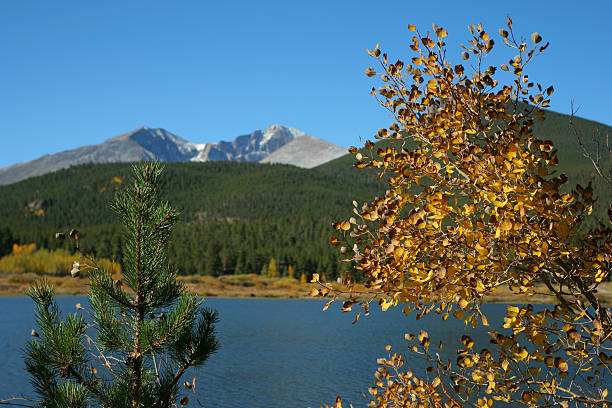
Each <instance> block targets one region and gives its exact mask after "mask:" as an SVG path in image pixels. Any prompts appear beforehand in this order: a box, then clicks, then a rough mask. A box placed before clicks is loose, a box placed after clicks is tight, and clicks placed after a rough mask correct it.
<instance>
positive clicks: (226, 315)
mask: <svg viewBox="0 0 612 408" xmlns="http://www.w3.org/2000/svg"><path fill="white" fill-rule="evenodd" d="M57 302H58V305H59V306H60V309H61V310H62V311H64V312H68V311H69V312H72V311H74V310H75V304H76V303H82V304H83V305H86V304H87V299H86V298H85V297H79V296H63V297H62V296H60V297H58V298H57ZM324 303H325V302H321V301H319V300H292V299H291V300H290V299H220V298H213V299H207V300H206V302H205V304H206V305H208V306H210V307H213V308H215V309H217V310H218V311H219V317H220V321H219V323H218V325H217V332H218V337H219V340H220V343H221V349H220V350H219V351H218V352H217V353H216V354H214V355H213V356H212V357H211V358H210V359H209V360H208V361H207V362H206V363H205V364H204V366H202V367H200V368H198V369H197V370H192V371H188V373H187V375H186V376H185V379H191V377H196V378H197V380H196V384H197V390H198V396H199V400H200V401H201V402H202V403H203V405H204V406H206V407H220V406H223V407H266V408H270V407H288V408H290V407H295V408H304V407H313V408H314V407H319V406H321V405H322V404H324V403H327V404H330V403H332V402H334V401H335V398H336V396H337V395H340V396H342V399H343V401H346V402H347V403H346V404H343V406H345V407H348V406H349V404H348V402H350V403H352V404H353V406H354V407H355V408H357V407H365V406H367V400H366V399H365V398H364V397H363V396H362V393H367V389H368V387H370V386H372V385H373V382H374V375H373V374H374V372H375V370H376V368H377V364H376V359H377V358H379V357H383V356H385V355H386V351H385V349H384V348H385V346H386V345H388V344H390V345H393V346H394V350H401V351H404V350H406V345H407V344H408V343H407V342H406V341H405V340H404V333H407V332H413V333H418V331H419V330H421V329H424V330H426V331H428V332H429V334H430V337H431V339H432V345H434V344H436V345H437V344H438V341H439V340H440V339H442V340H444V341H445V342H448V345H449V346H451V347H448V348H447V351H448V352H451V354H449V357H451V359H452V361H454V360H455V354H454V350H455V347H456V345H457V344H458V340H459V337H460V336H461V334H462V333H463V332H464V325H463V323H461V322H459V321H457V320H456V319H454V318H450V319H448V320H447V321H446V322H444V323H443V324H441V320H440V319H439V318H438V316H437V315H433V316H427V317H425V318H423V319H421V320H419V321H416V320H415V319H414V317H413V315H411V316H409V317H407V316H404V315H403V314H402V313H401V310H400V309H399V308H395V309H393V308H392V309H390V310H388V311H386V312H382V311H380V308H379V307H378V306H375V307H373V308H372V309H373V310H372V313H371V315H370V316H369V317H364V316H362V317H361V319H360V320H359V322H358V323H357V324H354V325H353V324H351V323H352V321H353V314H351V313H342V312H341V311H340V303H337V304H335V305H334V306H332V307H330V309H328V310H327V311H325V312H323V311H322V310H321V309H322V307H323V305H324ZM0 308H1V309H0V310H2V313H1V314H0V333H1V335H0V367H1V368H0V399H3V398H7V397H10V396H27V397H34V398H35V397H36V396H35V395H34V394H33V393H32V391H31V387H30V384H29V377H28V375H27V373H26V371H25V368H24V364H23V355H22V350H23V346H24V344H25V342H26V341H27V340H28V339H29V337H30V331H31V329H32V328H34V327H35V326H34V319H33V316H34V303H33V301H32V300H30V299H29V298H26V297H6V298H0ZM484 310H485V312H486V313H487V317H488V319H489V322H490V323H491V324H492V325H493V324H495V322H499V321H501V320H503V315H504V312H505V310H506V306H505V305H503V304H490V305H485V307H484ZM486 331H487V329H486V328H480V329H479V337H481V338H482V342H477V345H481V346H484V345H485V344H486V343H488V337H489V336H488V335H487V334H486ZM473 337H475V336H473ZM451 340H454V343H452V342H450V341H451ZM453 344H454V346H453ZM419 363H420V362H419V361H418V360H416V361H414V362H411V367H413V368H416V367H419V366H420V364H419Z"/></svg>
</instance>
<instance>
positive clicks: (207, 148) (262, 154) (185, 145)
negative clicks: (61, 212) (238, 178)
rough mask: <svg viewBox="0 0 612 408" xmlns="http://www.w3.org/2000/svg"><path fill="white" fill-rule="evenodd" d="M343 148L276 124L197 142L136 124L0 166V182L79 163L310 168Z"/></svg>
mask: <svg viewBox="0 0 612 408" xmlns="http://www.w3.org/2000/svg"><path fill="white" fill-rule="evenodd" d="M291 144H293V145H294V148H289V149H288V150H287V149H285V153H284V154H280V155H276V156H274V155H273V154H274V153H275V152H276V151H278V150H279V149H281V148H283V147H285V146H288V145H291ZM298 146H299V147H298ZM322 152H324V153H325V154H323V153H322ZM345 153H346V149H345V148H343V147H340V146H337V145H334V144H332V143H329V142H326V141H324V140H322V139H318V138H315V137H313V136H310V135H307V134H306V133H304V132H302V131H301V130H298V129H295V128H292V127H288V126H282V125H278V124H274V125H271V126H269V127H267V128H266V129H265V130H256V131H254V132H252V133H250V134H247V135H241V136H238V137H236V138H235V139H234V140H232V141H220V142H216V143H203V144H198V143H192V142H189V141H187V140H185V139H183V138H181V137H179V136H177V135H175V134H173V133H171V132H169V131H167V130H165V129H151V128H148V127H146V126H142V127H140V128H138V129H135V130H133V131H131V132H127V133H124V134H122V135H119V136H116V137H113V138H111V139H108V140H106V141H105V142H103V143H100V144H97V145H91V146H83V147H79V148H76V149H72V150H66V151H63V152H59V153H55V154H47V155H44V156H42V157H40V158H38V159H35V160H32V161H28V162H24V163H17V164H14V165H12V166H8V167H3V168H0V185H2V184H10V183H14V182H17V181H20V180H23V179H26V178H29V177H34V176H39V175H42V174H45V173H49V172H52V171H56V170H60V169H63V168H67V167H70V166H73V165H76V164H83V163H109V162H133V161H145V160H152V161H163V162H186V161H195V162H205V161H211V160H218V161H251V162H264V163H284V164H292V165H295V166H298V167H305V168H310V167H315V166H317V165H319V164H323V163H325V162H327V161H329V160H332V159H335V158H337V157H339V156H342V155H343V154H345Z"/></svg>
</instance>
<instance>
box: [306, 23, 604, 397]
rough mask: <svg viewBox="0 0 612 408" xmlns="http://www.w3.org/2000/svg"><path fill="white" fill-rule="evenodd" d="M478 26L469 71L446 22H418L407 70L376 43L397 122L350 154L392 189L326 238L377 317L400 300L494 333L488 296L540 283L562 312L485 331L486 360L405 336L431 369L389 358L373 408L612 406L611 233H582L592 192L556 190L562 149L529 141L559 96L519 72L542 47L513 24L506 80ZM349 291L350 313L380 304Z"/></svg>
mask: <svg viewBox="0 0 612 408" xmlns="http://www.w3.org/2000/svg"><path fill="white" fill-rule="evenodd" d="M468 28H469V32H470V36H471V38H470V39H469V41H468V45H466V46H464V47H463V48H464V50H463V53H462V57H463V59H464V60H468V61H469V62H468V65H466V66H464V65H462V64H457V65H452V64H451V62H450V61H449V60H447V51H446V47H445V42H444V37H446V35H447V32H446V30H444V29H443V28H441V27H438V26H436V25H434V26H433V29H434V33H433V35H430V34H429V33H428V34H426V35H421V34H420V33H419V31H418V30H417V29H416V27H414V26H413V25H410V26H409V29H410V30H411V31H414V32H415V36H414V37H412V41H411V45H410V49H411V50H412V51H413V52H414V53H415V56H414V57H413V58H412V59H411V62H412V64H406V63H404V62H403V61H397V62H395V63H390V62H389V61H390V60H389V59H388V57H387V55H386V54H384V53H381V51H380V50H379V49H378V46H377V47H376V48H375V49H374V50H368V51H367V52H368V54H369V55H371V56H372V57H374V58H376V60H377V61H378V63H379V65H380V72H377V71H376V70H375V69H374V68H368V69H367V70H366V74H367V75H368V76H372V77H374V76H378V77H379V78H380V80H381V81H382V82H383V84H382V85H381V86H380V87H379V88H378V89H375V88H373V89H372V95H374V96H376V98H377V100H378V101H379V102H380V104H381V105H382V106H383V107H384V108H386V109H387V110H388V111H389V112H390V113H391V114H392V115H393V117H394V119H395V121H394V122H393V123H391V125H390V126H389V127H388V128H385V129H380V130H379V131H378V134H377V135H376V136H375V137H376V139H380V140H382V141H384V142H383V143H381V144H379V145H378V146H376V145H375V144H374V143H373V142H371V141H367V142H366V143H365V146H364V148H363V149H361V150H358V149H357V148H354V147H353V148H351V149H350V151H351V152H352V153H353V154H354V155H355V157H356V159H357V162H356V164H355V166H356V167H358V168H372V169H377V170H378V171H379V179H382V178H383V177H384V180H385V181H386V183H387V184H388V190H387V192H386V194H385V195H384V196H382V197H376V198H375V199H374V200H373V201H371V202H369V203H364V204H363V205H361V206H359V205H358V203H356V202H354V209H353V211H354V213H355V214H356V217H353V218H351V219H350V220H344V221H340V222H337V223H335V224H334V228H335V229H336V230H337V235H336V236H334V237H332V238H331V240H330V242H331V243H332V245H339V246H340V252H341V253H342V254H343V255H344V256H345V257H346V259H345V261H349V262H353V263H354V265H355V269H357V270H360V271H361V272H362V274H363V275H364V276H365V279H366V287H367V288H368V291H369V293H370V294H373V295H375V297H377V298H378V300H379V304H380V305H381V308H382V309H383V310H386V309H387V308H389V307H390V306H395V305H398V304H400V303H401V304H404V305H405V306H404V311H405V313H407V314H408V313H410V312H411V311H413V310H414V311H416V313H417V314H416V317H417V319H418V318H420V317H421V316H423V315H425V314H428V313H430V312H432V311H435V312H436V313H437V314H439V315H441V318H442V320H446V319H447V318H448V317H449V316H451V315H452V316H454V317H455V318H458V319H460V320H463V321H464V322H465V324H466V325H470V326H472V327H476V325H477V324H478V322H479V321H480V322H481V323H482V324H484V325H487V326H488V325H489V322H488V320H487V318H486V316H485V315H484V314H483V313H482V311H481V310H480V304H481V302H482V299H483V297H484V296H486V295H488V294H490V293H491V292H492V291H493V290H494V289H495V288H496V287H498V286H502V285H507V286H508V287H509V288H510V290H512V291H514V292H516V293H523V294H527V295H529V294H533V293H534V284H535V283H536V282H543V283H544V284H545V285H546V286H547V288H548V289H549V290H550V291H551V292H552V293H553V294H554V296H555V300H556V302H557V303H558V305H557V306H555V308H554V309H547V310H545V311H538V312H535V311H534V310H533V308H532V307H531V306H522V307H518V306H510V307H509V308H508V312H507V316H506V319H505V321H504V324H503V327H501V328H499V330H492V331H491V332H490V335H491V342H492V343H493V348H494V350H493V351H489V350H487V349H483V350H482V351H480V352H476V350H475V349H473V347H474V342H473V340H471V339H469V338H467V339H465V341H464V343H463V344H464V346H465V349H463V350H460V351H459V352H458V359H457V364H456V365H453V364H450V363H443V362H442V361H441V360H440V358H439V357H438V358H436V357H435V356H432V354H431V353H430V350H429V343H430V341H429V337H428V335H427V334H426V333H421V334H420V335H419V336H413V335H407V339H408V340H409V341H411V342H415V344H414V345H412V346H410V347H411V348H410V350H411V352H412V353H413V354H414V355H415V356H418V357H421V358H424V359H426V360H427V361H428V363H429V365H430V370H428V372H427V374H426V376H425V377H422V376H417V375H416V374H414V373H412V372H411V371H410V370H408V371H406V370H405V369H404V368H402V366H403V365H404V363H405V360H404V357H403V356H402V355H401V354H395V353H394V354H390V355H389V357H388V358H387V359H382V360H381V361H380V362H379V363H380V366H381V367H380V368H379V370H378V371H377V373H376V378H377V382H376V384H375V387H373V388H372V389H370V394H371V398H372V401H371V404H370V406H374V407H388V406H410V407H417V406H418V407H421V406H432V407H433V406H436V407H437V406H463V405H466V404H468V403H472V404H473V405H477V406H482V407H488V406H491V405H492V404H493V401H496V403H497V401H502V402H503V401H506V402H513V403H523V404H526V405H537V404H550V406H556V405H560V406H564V405H565V406H567V404H568V402H569V401H574V402H578V403H580V405H583V406H607V405H608V404H612V401H610V400H608V399H606V398H607V391H604V390H603V388H604V386H605V384H606V381H608V383H609V381H610V376H611V375H612V371H611V369H610V365H609V363H608V357H607V354H606V353H609V349H610V346H612V345H611V344H610V343H611V342H610V337H611V336H612V316H611V314H610V312H609V311H608V310H607V309H606V308H604V307H602V306H601V305H600V304H599V301H598V299H597V296H596V292H597V287H598V285H599V284H600V283H601V282H602V281H603V280H604V279H606V278H608V276H609V273H610V263H611V262H612V255H611V253H612V240H611V235H612V234H611V231H610V229H609V228H608V227H605V226H603V225H602V226H601V227H599V228H598V229H596V230H592V231H585V230H584V228H583V226H582V223H583V220H584V219H585V217H587V216H588V215H590V213H591V211H592V206H593V202H594V198H593V191H592V189H591V187H590V186H587V187H581V186H578V188H577V189H576V191H572V192H562V191H561V186H562V185H563V184H564V182H565V181H566V180H567V177H565V175H563V174H560V175H558V174H555V172H554V167H555V166H556V165H557V151H556V150H555V148H554V146H553V144H552V142H550V141H545V140H539V139H538V138H536V137H535V136H534V134H533V124H534V122H535V121H536V120H541V119H543V116H542V114H543V110H542V108H545V107H547V106H548V105H549V99H548V98H549V96H550V95H551V94H552V93H553V87H552V86H550V87H547V88H544V87H542V86H541V85H540V84H537V83H534V82H532V81H531V80H530V79H529V77H528V76H527V74H526V73H525V68H526V65H527V64H528V63H529V62H530V61H531V60H532V59H533V58H534V57H536V56H538V55H540V54H541V53H542V52H544V50H545V49H546V48H547V46H548V44H545V45H539V44H540V43H541V41H542V38H541V36H540V35H539V34H538V33H534V34H532V35H531V40H532V44H531V45H529V44H527V43H526V42H523V41H520V40H517V39H516V38H515V36H514V33H513V31H512V21H511V20H510V18H508V24H507V30H506V29H503V30H500V35H501V37H502V42H503V43H504V44H505V46H506V49H508V50H510V51H511V52H512V55H511V58H510V59H509V61H508V62H507V64H503V65H501V66H500V68H501V69H502V70H504V71H508V72H509V74H505V75H506V76H507V75H511V76H512V79H511V81H509V83H508V84H506V85H503V84H501V83H499V82H498V80H497V79H495V74H496V72H497V68H498V67H495V66H486V64H485V60H486V57H487V55H488V54H489V53H490V52H491V51H492V50H493V49H494V47H495V42H494V40H493V39H492V36H490V35H489V33H487V32H486V31H485V30H484V29H483V27H482V26H481V25H478V26H474V25H472V26H469V27H468ZM347 256H348V257H347ZM345 283H348V284H350V276H347V278H346V279H345ZM313 294H314V295H318V296H329V297H332V301H333V300H335V299H337V297H338V296H339V295H340V293H339V292H338V291H335V290H329V288H327V290H320V291H313ZM348 295H349V300H347V301H345V302H344V304H343V311H349V310H352V307H353V306H361V307H362V308H363V309H365V310H366V314H367V310H368V307H369V303H370V301H369V300H368V301H366V300H363V298H362V297H360V295H362V294H360V293H355V292H349V294H348ZM358 318H359V314H358V315H357V316H356V319H355V321H356V320H357V319H358ZM508 331H509V333H507V332H508ZM504 333H506V334H504ZM585 373H587V374H585ZM576 378H580V381H578V382H577V381H576Z"/></svg>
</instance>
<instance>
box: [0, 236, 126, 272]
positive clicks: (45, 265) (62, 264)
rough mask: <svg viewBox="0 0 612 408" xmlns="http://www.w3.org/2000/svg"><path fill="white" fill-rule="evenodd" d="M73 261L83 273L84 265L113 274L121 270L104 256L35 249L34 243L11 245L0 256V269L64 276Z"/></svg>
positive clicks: (63, 250)
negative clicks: (6, 253)
mask: <svg viewBox="0 0 612 408" xmlns="http://www.w3.org/2000/svg"><path fill="white" fill-rule="evenodd" d="M75 261H76V262H78V263H79V264H81V269H82V270H83V271H84V273H86V268H83V267H84V266H85V265H88V266H92V267H94V266H97V267H99V268H100V269H105V270H108V271H109V272H111V274H113V275H116V274H118V273H119V272H120V271H121V267H120V266H119V264H117V263H114V262H111V261H110V260H108V259H106V258H100V259H96V260H92V259H91V258H88V257H85V256H83V255H82V254H80V253H76V254H72V255H71V254H70V252H68V251H66V250H65V249H57V250H54V251H49V250H47V249H39V250H36V245H35V244H26V245H13V253H11V254H10V255H6V256H4V257H2V258H0V271H3V272H12V273H26V272H31V273H35V274H38V275H54V276H64V275H69V274H70V269H72V264H73V263H74V262H75Z"/></svg>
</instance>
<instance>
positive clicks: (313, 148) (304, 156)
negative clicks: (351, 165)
mask: <svg viewBox="0 0 612 408" xmlns="http://www.w3.org/2000/svg"><path fill="white" fill-rule="evenodd" d="M345 154H346V149H345V148H344V147H340V146H337V145H335V144H332V143H329V142H326V141H325V140H321V139H317V138H316V137H312V136H310V135H304V136H301V137H298V138H297V139H294V140H292V141H291V142H289V143H287V144H286V145H284V146H282V147H280V148H278V149H277V150H276V151H274V152H272V153H271V154H269V155H268V156H267V157H265V158H264V159H263V160H261V161H260V163H283V164H292V165H294V166H298V167H303V168H306V169H311V168H313V167H316V166H319V165H321V164H323V163H325V162H328V161H330V160H333V159H335V158H338V157H340V156H343V155H345Z"/></svg>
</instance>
